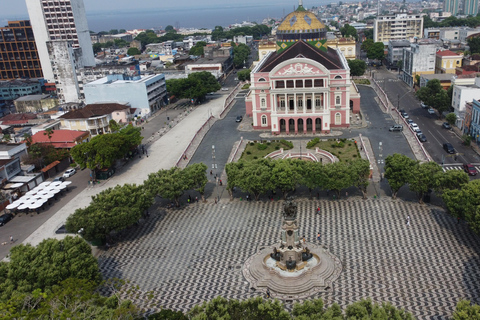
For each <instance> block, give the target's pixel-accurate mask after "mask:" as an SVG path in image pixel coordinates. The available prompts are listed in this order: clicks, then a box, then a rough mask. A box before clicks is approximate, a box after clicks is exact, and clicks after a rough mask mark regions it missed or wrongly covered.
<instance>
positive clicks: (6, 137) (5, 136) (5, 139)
mask: <svg viewBox="0 0 480 320" xmlns="http://www.w3.org/2000/svg"><path fill="white" fill-rule="evenodd" d="M2 140H3V141H5V142H6V143H10V141H12V136H11V135H10V134H8V133H7V134H4V135H3V138H2Z"/></svg>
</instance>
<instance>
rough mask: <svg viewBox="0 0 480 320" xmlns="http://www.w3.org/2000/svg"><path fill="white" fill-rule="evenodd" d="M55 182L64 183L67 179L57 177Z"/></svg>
mask: <svg viewBox="0 0 480 320" xmlns="http://www.w3.org/2000/svg"><path fill="white" fill-rule="evenodd" d="M55 181H60V182H63V181H65V178H64V177H56V178H55V179H53V182H55Z"/></svg>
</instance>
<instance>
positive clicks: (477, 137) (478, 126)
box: [469, 97, 480, 143]
mask: <svg viewBox="0 0 480 320" xmlns="http://www.w3.org/2000/svg"><path fill="white" fill-rule="evenodd" d="M479 100H480V99H478V97H477V98H474V99H473V101H472V111H471V113H472V114H471V119H469V121H470V128H469V131H470V136H471V137H472V138H473V140H474V141H475V142H476V143H480V101H479Z"/></svg>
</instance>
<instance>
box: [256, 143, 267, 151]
mask: <svg viewBox="0 0 480 320" xmlns="http://www.w3.org/2000/svg"><path fill="white" fill-rule="evenodd" d="M257 149H258V150H265V149H267V145H266V144H263V143H259V144H258V145H257Z"/></svg>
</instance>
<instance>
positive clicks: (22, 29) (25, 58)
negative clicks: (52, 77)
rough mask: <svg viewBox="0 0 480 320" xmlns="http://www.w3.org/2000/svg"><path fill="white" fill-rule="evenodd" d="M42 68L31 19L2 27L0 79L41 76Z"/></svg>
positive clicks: (0, 29) (0, 32) (9, 23)
mask: <svg viewBox="0 0 480 320" xmlns="http://www.w3.org/2000/svg"><path fill="white" fill-rule="evenodd" d="M42 76H43V74H42V68H41V66H40V60H39V57H38V52H37V47H36V46H35V38H34V37H33V31H32V27H31V25H30V21H28V20H22V21H9V22H8V26H6V27H3V28H0V79H1V80H13V79H19V78H41V77H42Z"/></svg>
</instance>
